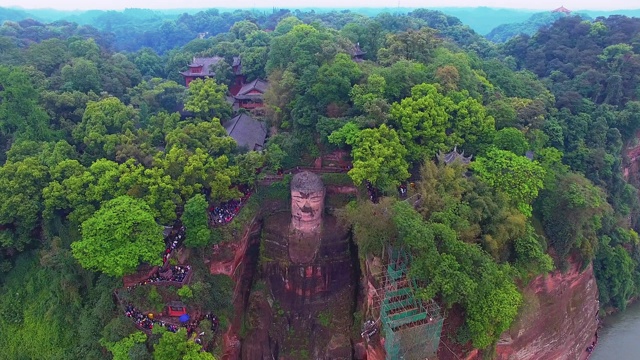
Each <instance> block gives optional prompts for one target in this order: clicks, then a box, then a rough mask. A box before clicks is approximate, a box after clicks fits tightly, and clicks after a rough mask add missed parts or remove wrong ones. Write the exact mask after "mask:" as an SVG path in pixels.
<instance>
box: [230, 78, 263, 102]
mask: <svg viewBox="0 0 640 360" xmlns="http://www.w3.org/2000/svg"><path fill="white" fill-rule="evenodd" d="M268 88H269V83H268V82H266V81H264V80H262V79H260V78H258V79H255V80H253V81H252V82H249V83H246V84H244V85H242V87H241V88H240V90H238V93H237V94H236V95H235V96H234V97H235V98H236V99H238V100H247V99H261V98H262V95H263V94H264V93H265V91H267V89H268ZM254 90H255V91H258V92H259V94H250V92H252V91H254Z"/></svg>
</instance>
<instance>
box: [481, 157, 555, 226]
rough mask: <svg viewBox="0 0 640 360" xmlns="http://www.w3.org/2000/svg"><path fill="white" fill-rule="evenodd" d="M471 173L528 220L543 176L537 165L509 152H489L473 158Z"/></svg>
mask: <svg viewBox="0 0 640 360" xmlns="http://www.w3.org/2000/svg"><path fill="white" fill-rule="evenodd" d="M471 169H472V170H473V171H474V173H475V174H476V175H477V176H478V177H479V178H480V179H481V180H482V181H484V182H485V183H487V184H488V185H489V186H491V187H492V188H494V189H496V190H498V191H500V192H502V193H504V194H505V195H507V197H509V199H510V200H511V201H512V203H513V205H514V206H515V207H517V208H518V210H520V212H522V213H523V214H524V215H526V216H531V211H532V207H531V202H532V201H533V200H535V199H536V197H537V196H538V191H539V190H541V189H542V187H543V179H544V176H545V170H544V169H543V168H542V166H540V165H539V164H538V162H537V161H531V160H529V159H527V158H526V157H524V156H518V155H516V154H514V153H512V152H511V151H506V150H498V149H491V150H489V152H487V154H486V155H485V156H479V157H478V158H476V161H474V162H473V163H472V164H471Z"/></svg>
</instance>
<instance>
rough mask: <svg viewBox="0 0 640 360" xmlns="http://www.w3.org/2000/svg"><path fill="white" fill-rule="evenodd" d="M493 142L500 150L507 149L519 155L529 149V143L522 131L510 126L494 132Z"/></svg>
mask: <svg viewBox="0 0 640 360" xmlns="http://www.w3.org/2000/svg"><path fill="white" fill-rule="evenodd" d="M493 144H494V145H495V146H496V147H497V148H498V149H500V150H508V151H511V152H512V153H514V154H516V155H520V156H522V155H524V154H525V153H526V152H527V150H529V143H528V142H527V139H526V138H525V137H524V134H523V133H522V131H520V130H518V129H516V128H512V127H507V128H504V129H501V130H499V131H498V132H496V136H495V138H494V139H493Z"/></svg>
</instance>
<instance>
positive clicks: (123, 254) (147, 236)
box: [71, 196, 164, 276]
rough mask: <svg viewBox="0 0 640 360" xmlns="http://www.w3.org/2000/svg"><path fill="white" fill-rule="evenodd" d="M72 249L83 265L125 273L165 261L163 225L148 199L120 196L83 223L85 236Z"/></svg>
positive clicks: (110, 272)
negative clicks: (155, 217)
mask: <svg viewBox="0 0 640 360" xmlns="http://www.w3.org/2000/svg"><path fill="white" fill-rule="evenodd" d="M71 249H72V252H73V256H74V257H75V258H76V259H77V260H78V262H79V263H80V264H81V265H82V266H83V267H85V268H87V269H93V270H98V271H102V272H104V273H105V274H108V275H111V276H122V275H125V274H130V273H132V272H134V271H135V270H136V268H137V267H138V265H140V263H142V262H146V263H149V264H154V265H158V264H159V263H160V262H161V260H162V259H161V257H160V254H161V253H162V251H163V250H164V242H163V241H162V228H161V227H160V226H159V225H158V224H157V223H156V222H155V220H154V218H153V215H152V214H151V210H150V209H149V205H147V204H146V203H145V202H144V201H142V200H136V199H134V198H132V197H129V196H119V197H117V198H115V199H113V200H110V201H108V202H106V203H104V204H103V205H102V206H101V207H100V209H99V210H98V211H96V213H95V214H94V215H93V216H91V217H90V218H88V219H87V220H85V221H84V222H83V223H82V240H80V241H76V242H74V243H73V244H71Z"/></svg>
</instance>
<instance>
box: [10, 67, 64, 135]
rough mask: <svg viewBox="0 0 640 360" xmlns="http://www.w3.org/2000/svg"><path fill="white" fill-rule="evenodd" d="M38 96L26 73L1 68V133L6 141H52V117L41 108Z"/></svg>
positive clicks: (14, 69) (17, 69)
mask: <svg viewBox="0 0 640 360" xmlns="http://www.w3.org/2000/svg"><path fill="white" fill-rule="evenodd" d="M38 94H39V91H38V90H37V89H36V88H35V87H34V85H33V83H32V82H31V79H30V78H29V76H28V75H27V73H25V72H24V71H22V70H20V69H19V68H8V67H5V66H0V133H1V134H2V135H3V137H4V138H5V139H8V140H13V139H14V138H22V139H27V140H47V139H49V138H50V137H51V135H52V134H51V129H50V128H49V116H48V115H47V113H46V112H45V111H44V110H43V109H42V107H40V105H39V104H38V103H39V101H40V99H39V96H38Z"/></svg>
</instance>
